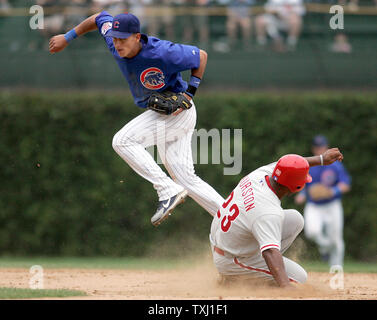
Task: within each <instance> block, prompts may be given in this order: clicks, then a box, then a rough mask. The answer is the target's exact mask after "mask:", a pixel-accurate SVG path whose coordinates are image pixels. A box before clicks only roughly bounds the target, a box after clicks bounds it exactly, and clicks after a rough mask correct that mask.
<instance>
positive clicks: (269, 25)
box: [255, 0, 305, 51]
mask: <svg viewBox="0 0 377 320" xmlns="http://www.w3.org/2000/svg"><path fill="white" fill-rule="evenodd" d="M265 10H266V13H264V14H261V15H259V16H257V18H256V21H255V24H256V33H257V43H258V44H259V45H262V46H264V45H266V43H267V38H266V34H268V35H269V36H270V37H271V38H272V40H273V44H274V49H275V50H276V51H285V50H286V49H291V50H294V49H295V47H296V44H297V41H298V37H299V35H300V32H301V27H302V16H303V15H304V14H305V7H304V5H303V2H302V0H268V1H267V3H266V5H265ZM282 31H283V32H285V33H287V35H288V37H287V40H286V45H287V47H285V45H284V41H283V38H282V35H281V32H282Z"/></svg>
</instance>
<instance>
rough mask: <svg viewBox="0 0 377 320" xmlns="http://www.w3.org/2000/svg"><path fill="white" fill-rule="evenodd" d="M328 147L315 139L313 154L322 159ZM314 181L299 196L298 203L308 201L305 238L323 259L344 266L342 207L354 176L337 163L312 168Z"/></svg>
mask: <svg viewBox="0 0 377 320" xmlns="http://www.w3.org/2000/svg"><path fill="white" fill-rule="evenodd" d="M328 147H329V144H328V141H327V138H326V137H325V136H322V135H317V136H315V137H314V138H313V142H312V152H313V154H314V155H316V156H319V155H321V154H323V153H324V152H325V151H326V150H327V149H328ZM309 174H310V175H311V176H312V179H313V180H312V182H310V183H307V184H306V186H305V189H303V190H302V191H301V192H300V193H299V194H298V195H297V196H296V197H295V201H296V203H297V204H303V203H304V202H305V201H307V202H306V205H305V209H304V218H305V227H304V231H305V236H306V237H307V238H308V239H311V240H313V241H314V242H315V243H316V244H317V245H318V247H319V252H320V254H321V256H322V259H323V260H325V261H327V262H328V263H329V265H330V266H334V265H338V266H343V258H344V240H343V206H342V200H341V199H342V195H343V194H344V193H346V192H349V191H350V189H351V177H350V176H349V174H348V172H347V170H346V169H345V168H344V166H343V164H342V163H340V162H338V161H336V162H334V163H332V164H331V165H328V166H315V167H311V168H310V170H309Z"/></svg>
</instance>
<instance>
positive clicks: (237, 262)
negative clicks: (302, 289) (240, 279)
mask: <svg viewBox="0 0 377 320" xmlns="http://www.w3.org/2000/svg"><path fill="white" fill-rule="evenodd" d="M233 262H234V263H235V264H236V265H238V266H240V267H241V268H245V269H248V270H252V271H257V272H263V273H265V274H268V275H270V276H272V273H271V272H270V271H268V270H264V269H259V268H253V267H249V266H246V265H244V264H242V263H241V262H239V261H238V259H237V258H234V260H233ZM288 279H289V281H291V282H294V283H297V281H296V280H294V279H292V278H289V277H288Z"/></svg>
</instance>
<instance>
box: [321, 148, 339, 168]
mask: <svg viewBox="0 0 377 320" xmlns="http://www.w3.org/2000/svg"><path fill="white" fill-rule="evenodd" d="M322 157H323V164H324V165H329V164H332V163H333V162H335V161H342V160H343V155H342V153H341V152H340V151H339V149H338V148H331V149H329V150H327V151H325V152H324V153H323V154H322Z"/></svg>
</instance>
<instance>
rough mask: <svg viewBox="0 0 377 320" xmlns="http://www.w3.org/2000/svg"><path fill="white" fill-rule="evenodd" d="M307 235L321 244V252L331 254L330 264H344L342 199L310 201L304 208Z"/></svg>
mask: <svg viewBox="0 0 377 320" xmlns="http://www.w3.org/2000/svg"><path fill="white" fill-rule="evenodd" d="M304 218H305V236H306V237H307V238H308V239H311V240H313V241H314V242H315V243H316V244H317V245H318V246H319V252H320V253H321V254H323V255H324V254H329V264H330V266H334V265H340V266H343V259H344V241H343V207H342V202H341V200H340V199H336V200H334V201H331V202H329V203H326V204H321V205H318V204H314V203H311V202H308V203H307V204H306V205H305V209H304Z"/></svg>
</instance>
